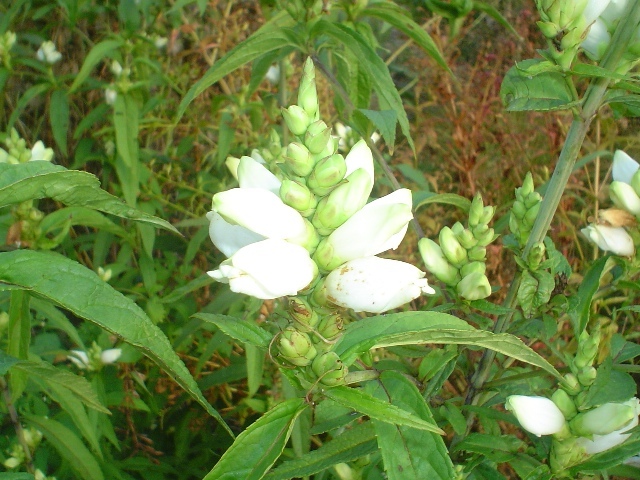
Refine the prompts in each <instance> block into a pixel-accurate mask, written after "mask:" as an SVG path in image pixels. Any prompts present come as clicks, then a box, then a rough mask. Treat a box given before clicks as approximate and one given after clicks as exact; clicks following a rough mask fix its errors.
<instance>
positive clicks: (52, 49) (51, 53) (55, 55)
mask: <svg viewBox="0 0 640 480" xmlns="http://www.w3.org/2000/svg"><path fill="white" fill-rule="evenodd" d="M36 57H38V60H40V61H41V62H45V63H48V64H49V65H53V64H54V63H57V62H59V61H60V60H61V59H62V54H61V53H60V52H59V51H58V50H56V46H55V44H54V43H53V42H52V41H51V40H47V41H46V42H42V45H40V48H39V49H38V51H37V52H36Z"/></svg>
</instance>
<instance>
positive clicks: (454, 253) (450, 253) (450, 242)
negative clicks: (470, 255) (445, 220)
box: [439, 227, 467, 267]
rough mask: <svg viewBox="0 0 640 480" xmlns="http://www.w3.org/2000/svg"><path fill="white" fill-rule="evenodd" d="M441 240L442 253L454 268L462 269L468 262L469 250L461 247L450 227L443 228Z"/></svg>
mask: <svg viewBox="0 0 640 480" xmlns="http://www.w3.org/2000/svg"><path fill="white" fill-rule="evenodd" d="M439 239H440V248H441V249H442V253H444V256H445V257H447V260H448V261H449V262H450V263H451V264H452V265H453V266H454V267H460V266H461V265H463V264H464V263H466V262H467V250H466V249H465V248H464V247H463V246H462V245H460V242H458V240H457V239H456V236H455V234H454V233H453V231H452V230H451V229H450V228H449V227H443V228H442V230H440V237H439Z"/></svg>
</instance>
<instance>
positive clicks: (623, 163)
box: [611, 150, 640, 184]
mask: <svg viewBox="0 0 640 480" xmlns="http://www.w3.org/2000/svg"><path fill="white" fill-rule="evenodd" d="M638 168H640V164H638V162H636V161H635V160H634V159H633V158H631V157H630V156H629V155H627V154H626V153H625V152H623V151H622V150H616V152H615V153H614V154H613V168H612V172H611V176H612V177H613V179H614V180H615V181H617V182H624V183H629V184H630V183H631V179H632V178H633V174H634V173H636V172H637V171H638Z"/></svg>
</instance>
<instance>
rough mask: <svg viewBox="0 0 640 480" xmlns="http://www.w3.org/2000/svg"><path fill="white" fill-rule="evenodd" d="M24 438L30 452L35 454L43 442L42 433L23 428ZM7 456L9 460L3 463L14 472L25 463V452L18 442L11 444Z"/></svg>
mask: <svg viewBox="0 0 640 480" xmlns="http://www.w3.org/2000/svg"><path fill="white" fill-rule="evenodd" d="M22 438H23V439H24V443H25V445H26V446H27V447H28V448H29V452H30V453H33V452H35V450H36V448H38V445H40V441H41V440H42V432H40V431H39V430H36V429H35V428H31V427H30V428H23V429H22ZM7 454H8V456H7V459H6V460H5V461H4V462H3V463H2V464H3V465H4V466H5V468H6V469H8V470H13V469H14V468H18V467H19V466H20V465H22V464H23V463H25V460H26V456H25V451H24V450H23V448H22V446H21V445H20V444H19V443H18V442H17V441H16V442H14V443H12V444H11V447H10V448H9V450H8V451H7Z"/></svg>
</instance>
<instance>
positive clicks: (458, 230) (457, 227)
mask: <svg viewBox="0 0 640 480" xmlns="http://www.w3.org/2000/svg"><path fill="white" fill-rule="evenodd" d="M464 230H465V228H464V225H462V224H461V223H460V222H456V223H454V224H453V225H451V231H452V232H453V233H454V234H455V236H456V237H458V236H459V235H462V232H464Z"/></svg>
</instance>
